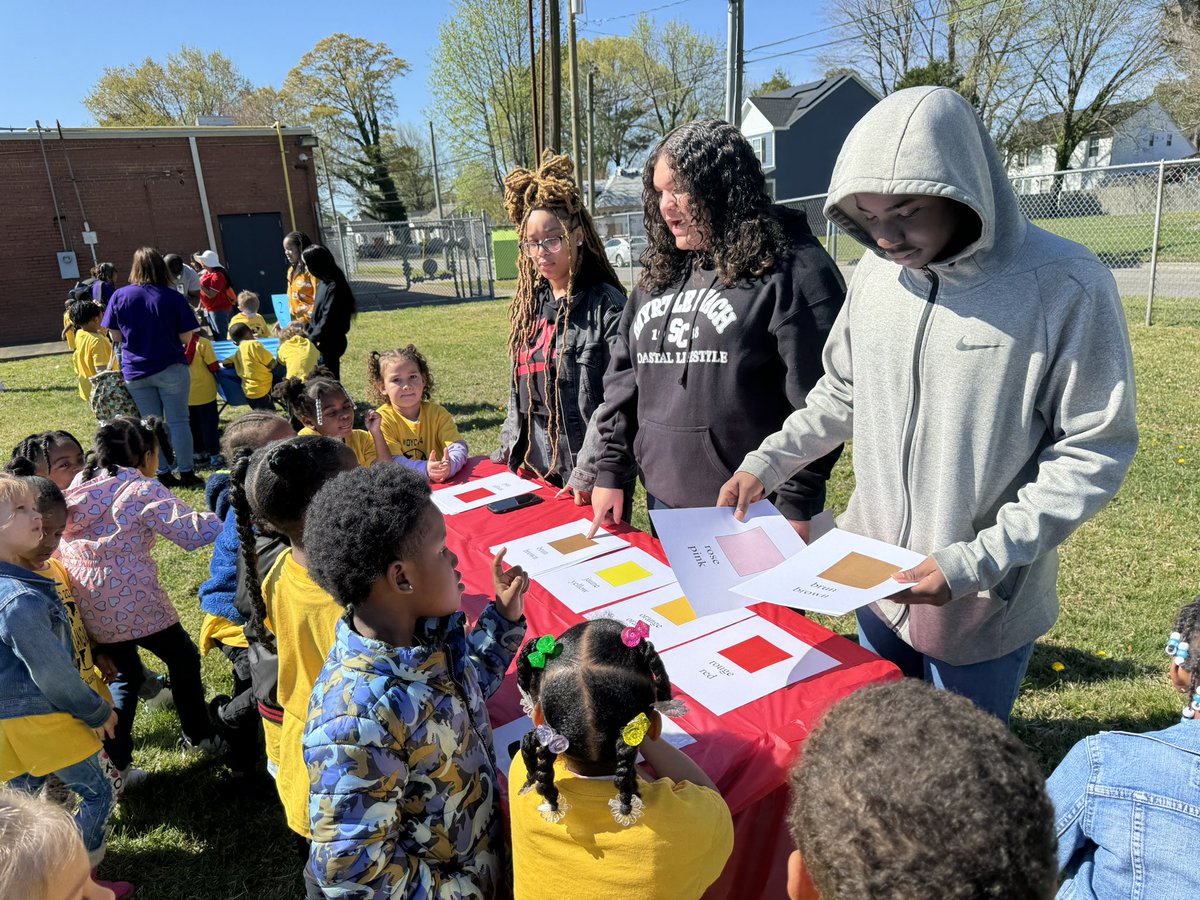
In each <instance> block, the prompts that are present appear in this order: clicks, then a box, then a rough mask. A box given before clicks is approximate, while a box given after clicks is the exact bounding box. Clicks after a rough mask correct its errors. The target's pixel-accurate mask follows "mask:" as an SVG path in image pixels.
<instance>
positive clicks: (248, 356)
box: [233, 340, 275, 400]
mask: <svg viewBox="0 0 1200 900" xmlns="http://www.w3.org/2000/svg"><path fill="white" fill-rule="evenodd" d="M273 362H275V357H273V356H272V355H271V351H270V350H268V349H267V348H266V347H264V346H263V345H262V344H260V343H259V342H258V341H256V340H255V341H242V342H241V343H240V344H238V348H237V353H235V354H234V355H233V368H234V371H236V372H237V373H238V375H239V376H240V377H241V379H242V391H243V392H245V394H246V398H247V399H249V400H257V399H258V398H259V397H265V396H267V393H268V392H269V391H270V390H271V383H272V378H271V363H273Z"/></svg>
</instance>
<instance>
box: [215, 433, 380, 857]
mask: <svg viewBox="0 0 1200 900" xmlns="http://www.w3.org/2000/svg"><path fill="white" fill-rule="evenodd" d="M357 466H358V461H357V460H356V459H355V458H354V454H353V452H351V450H350V448H349V447H347V446H346V445H345V444H342V443H340V442H338V441H335V440H333V439H332V438H326V437H299V436H297V437H294V438H290V439H288V440H285V441H276V442H275V443H272V444H269V445H267V446H265V447H262V448H261V449H259V450H256V451H254V453H253V455H250V456H247V455H246V454H245V451H242V452H241V453H239V455H238V458H237V459H236V460H235V461H234V465H233V469H232V471H231V473H230V498H231V500H232V503H233V509H234V513H235V516H236V519H237V528H238V535H239V537H240V539H241V557H242V560H243V562H244V569H243V577H244V578H245V584H246V595H247V599H248V601H249V613H250V615H249V617H248V621H247V624H246V628H245V633H246V637H247V639H248V641H249V643H250V648H251V650H250V662H251V673H250V674H251V679H252V681H253V683H254V684H253V690H254V693H255V696H256V697H258V699H259V712H260V713H261V714H262V716H263V729H264V733H265V736H266V748H267V761H268V768H269V769H270V770H271V771H272V773H273V774H274V775H275V786H276V788H277V789H278V791H279V798H280V802H281V803H282V804H283V810H284V814H285V818H286V820H287V824H288V827H289V828H291V829H292V831H294V832H296V834H297V835H298V836H299V838H298V841H297V845H298V847H299V848H300V849H301V850H302V852H303V855H304V856H305V857H306V858H307V856H308V838H309V836H310V834H309V827H308V783H309V779H308V771H307V769H306V768H305V766H304V757H303V753H302V750H301V746H300V739H301V735H302V734H303V732H304V722H305V719H306V718H307V716H308V701H309V696H310V695H311V693H312V686H313V682H315V681H316V679H317V674H318V673H319V672H320V671H321V666H322V665H323V664H324V662H325V657H326V655H327V654H328V653H329V648H330V647H332V646H333V636H334V626H335V625H336V624H337V620H338V618H339V616H340V614H341V610H340V609H339V608H338V606H337V605H336V604H335V603H334V602H333V600H332V598H331V597H330V596H329V594H327V593H326V592H325V591H324V590H322V589H321V587H319V586H318V585H317V584H316V583H315V582H314V581H313V580H312V578H311V577H309V573H308V566H307V557H306V556H305V551H304V521H305V516H306V515H307V513H308V508H309V504H310V503H311V502H312V499H313V496H314V495H315V494H316V493H317V491H318V490H319V489H320V488H321V486H322V485H323V484H325V483H326V482H327V481H329V480H331V479H333V478H334V477H335V476H336V475H338V474H339V473H341V472H344V471H347V470H349V469H352V468H356V467H357ZM256 526H257V528H256ZM264 530H269V531H271V532H273V533H275V534H277V535H281V536H282V537H283V538H285V539H286V541H287V543H288V545H289V546H288V547H287V548H286V549H284V550H283V551H282V552H281V553H280V554H279V557H278V558H277V559H276V561H275V565H273V566H272V567H271V569H270V571H269V572H268V573H267V575H266V577H265V578H264V579H263V580H262V582H261V584H260V583H259V574H258V573H259V567H258V546H259V537H260V535H259V533H258V532H259V531H264ZM272 654H274V656H275V657H276V659H277V662H276V663H275V665H274V666H272V663H271V655H272ZM272 676H273V677H274V679H275V682H276V683H275V696H274V697H273V698H272V697H271V696H270V684H269V683H270V681H271V678H272Z"/></svg>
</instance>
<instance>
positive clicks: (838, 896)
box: [788, 679, 1165, 900]
mask: <svg viewBox="0 0 1200 900" xmlns="http://www.w3.org/2000/svg"><path fill="white" fill-rule="evenodd" d="M791 791H792V805H791V810H790V812H789V814H788V828H789V830H790V831H791V835H792V840H793V841H794V842H795V844H796V848H797V849H796V852H795V853H793V854H792V858H791V859H790V860H789V863H788V895H789V896H790V897H792V898H793V900H800V898H801V897H811V896H814V895H813V893H812V891H811V889H809V890H806V889H805V888H806V887H808V885H807V884H806V882H808V881H809V879H811V885H812V886H815V888H816V896H819V897H820V898H821V900H860V898H865V897H870V898H871V900H911V898H915V897H929V898H934V897H936V898H937V900H979V898H982V897H1003V898H1005V900H1049V898H1051V897H1053V896H1054V890H1055V886H1056V884H1057V881H1058V873H1057V866H1056V865H1055V863H1054V843H1055V842H1054V809H1053V807H1052V806H1051V805H1050V799H1049V798H1048V797H1047V796H1046V788H1045V782H1044V781H1043V779H1042V774H1041V772H1040V771H1039V769H1038V765H1037V761H1036V760H1035V759H1034V758H1033V754H1031V753H1030V752H1029V750H1028V749H1027V748H1026V747H1025V745H1024V744H1022V743H1021V741H1020V740H1018V739H1017V738H1016V737H1014V736H1013V734H1012V733H1011V732H1010V731H1009V730H1008V729H1007V728H1005V727H1004V726H1003V725H1002V724H1001V723H1000V722H999V721H998V720H997V719H995V718H994V717H992V716H989V715H988V714H987V713H985V712H983V711H982V710H979V709H977V708H976V707H975V706H973V705H972V704H971V701H969V700H967V699H966V698H965V697H959V696H957V695H955V694H951V693H950V692H948V691H938V690H936V689H935V688H933V687H931V686H929V685H926V684H924V683H922V682H920V681H917V680H915V679H905V680H904V681H899V682H894V683H892V684H884V685H871V686H868V687H865V688H862V689H861V690H859V691H856V692H855V693H853V694H851V695H850V696H849V697H847V698H846V699H845V700H843V701H841V703H839V704H838V705H837V706H835V707H833V709H831V710H830V711H829V712H828V713H827V714H826V715H825V717H824V718H823V719H822V720H821V723H820V724H819V725H818V726H817V727H816V728H815V729H814V730H813V732H812V734H811V735H809V737H808V740H807V741H806V742H805V744H804V752H803V755H802V757H801V759H800V761H799V762H798V763H797V764H796V766H795V767H794V768H793V769H792V775H791ZM1147 896H1149V895H1147ZM1158 896H1165V895H1158Z"/></svg>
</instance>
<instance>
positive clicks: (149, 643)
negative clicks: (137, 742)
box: [99, 622, 214, 769]
mask: <svg viewBox="0 0 1200 900" xmlns="http://www.w3.org/2000/svg"><path fill="white" fill-rule="evenodd" d="M138 647H145V648H146V649H147V650H149V651H150V652H151V653H153V654H154V655H155V656H157V657H158V658H159V659H161V660H162V661H163V662H164V663H166V666H167V674H168V676H169V677H170V679H171V695H172V696H173V697H174V698H175V711H176V712H177V713H179V727H180V728H181V729H182V731H183V734H184V736H185V737H186V738H187V739H188V740H189V741H192V742H193V743H197V742H199V741H203V740H205V739H207V738H210V737H212V736H213V734H214V731H213V725H212V722H211V720H210V719H209V717H208V707H207V706H205V703H204V683H203V682H202V681H201V680H200V651H199V650H197V649H196V644H195V642H194V641H193V640H192V638H191V635H189V634H188V633H187V631H185V630H184V627H183V626H182V625H180V624H179V623H178V622H176V623H175V624H174V625H172V626H171V627H170V628H166V629H164V630H163V631H159V632H156V633H155V634H151V635H147V636H146V637H143V638H136V639H134V640H132V641H121V642H120V643H118V644H102V645H100V647H99V649H101V650H103V651H104V652H105V653H106V654H108V658H109V659H111V660H112V662H113V665H115V666H116V667H117V679H116V681H114V682H113V683H112V684H110V685H109V689H110V690H111V691H112V698H113V707H114V708H115V709H116V711H117V728H116V734H115V735H114V736H113V737H112V738H111V739H109V740H107V741H105V742H104V749H106V750H107V751H108V755H109V758H110V759H112V761H113V764H114V765H116V766H117V768H119V769H125V768H128V766H129V764H130V762H132V760H133V718H134V715H135V714H136V713H137V702H138V691H139V690H140V689H141V687H142V683H143V682H144V681H145V679H146V675H145V671H146V670H145V669H144V668H143V667H142V661H141V659H140V658H139V657H138Z"/></svg>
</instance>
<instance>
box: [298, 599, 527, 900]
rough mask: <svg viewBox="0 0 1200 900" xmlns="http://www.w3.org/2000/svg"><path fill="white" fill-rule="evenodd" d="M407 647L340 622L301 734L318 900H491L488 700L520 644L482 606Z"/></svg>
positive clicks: (496, 833) (495, 870)
mask: <svg viewBox="0 0 1200 900" xmlns="http://www.w3.org/2000/svg"><path fill="white" fill-rule="evenodd" d="M419 629H420V631H419V634H418V635H416V636H415V637H414V641H413V646H411V647H399V648H397V647H392V646H391V645H389V644H385V643H382V642H380V641H374V640H369V639H367V638H364V637H362V636H361V635H359V634H357V633H356V632H355V631H354V630H353V629H352V628H350V627H349V626H348V625H347V623H346V620H345V619H343V620H342V621H341V622H339V623H338V626H337V639H336V641H335V642H334V645H333V650H332V651H330V654H329V659H328V660H327V661H326V663H325V667H324V669H322V671H321V674H320V676H319V677H318V678H317V682H316V685H315V686H314V687H313V696H312V703H311V705H310V707H309V715H308V724H307V726H306V727H305V730H304V760H305V763H306V764H307V766H308V773H309V777H310V779H311V780H312V792H311V794H310V797H309V816H310V819H311V824H312V855H311V858H310V860H309V868H310V872H311V874H312V875H313V876H314V877H315V879H316V882H317V884H319V885H320V886H321V888H322V890H324V892H325V895H326V896H327V897H331V898H384V897H389V898H414V900H415V898H421V900H425V898H438V900H460V898H490V897H492V896H493V895H494V894H495V893H496V890H497V888H498V886H499V884H500V880H501V878H502V871H503V867H502V864H501V851H500V842H501V838H500V816H499V808H498V806H497V803H498V799H499V794H498V791H497V786H496V767H495V762H494V760H493V758H492V730H491V726H490V724H489V723H488V716H487V710H486V708H485V706H484V701H485V700H486V699H487V698H488V697H490V696H491V695H492V694H493V693H495V691H496V689H497V688H498V687H499V686H500V683H501V681H502V680H503V678H504V672H505V670H506V669H507V668H508V665H509V663H510V662H511V661H512V658H513V656H514V655H515V654H516V652H517V650H518V648H519V647H520V644H521V641H522V639H523V638H524V636H525V620H524V619H522V620H521V621H520V622H517V623H512V622H509V621H508V620H506V619H505V618H504V617H503V616H501V615H500V613H499V612H498V611H497V610H496V608H495V606H494V605H489V606H488V607H487V608H486V609H485V610H484V612H483V614H482V615H481V616H480V617H479V621H478V622H477V623H476V625H475V627H474V629H472V631H471V632H470V634H468V633H467V631H466V616H465V615H464V614H463V613H461V612H459V613H455V614H454V615H452V616H448V617H446V618H443V619H426V620H422V622H421V624H420V626H419Z"/></svg>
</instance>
